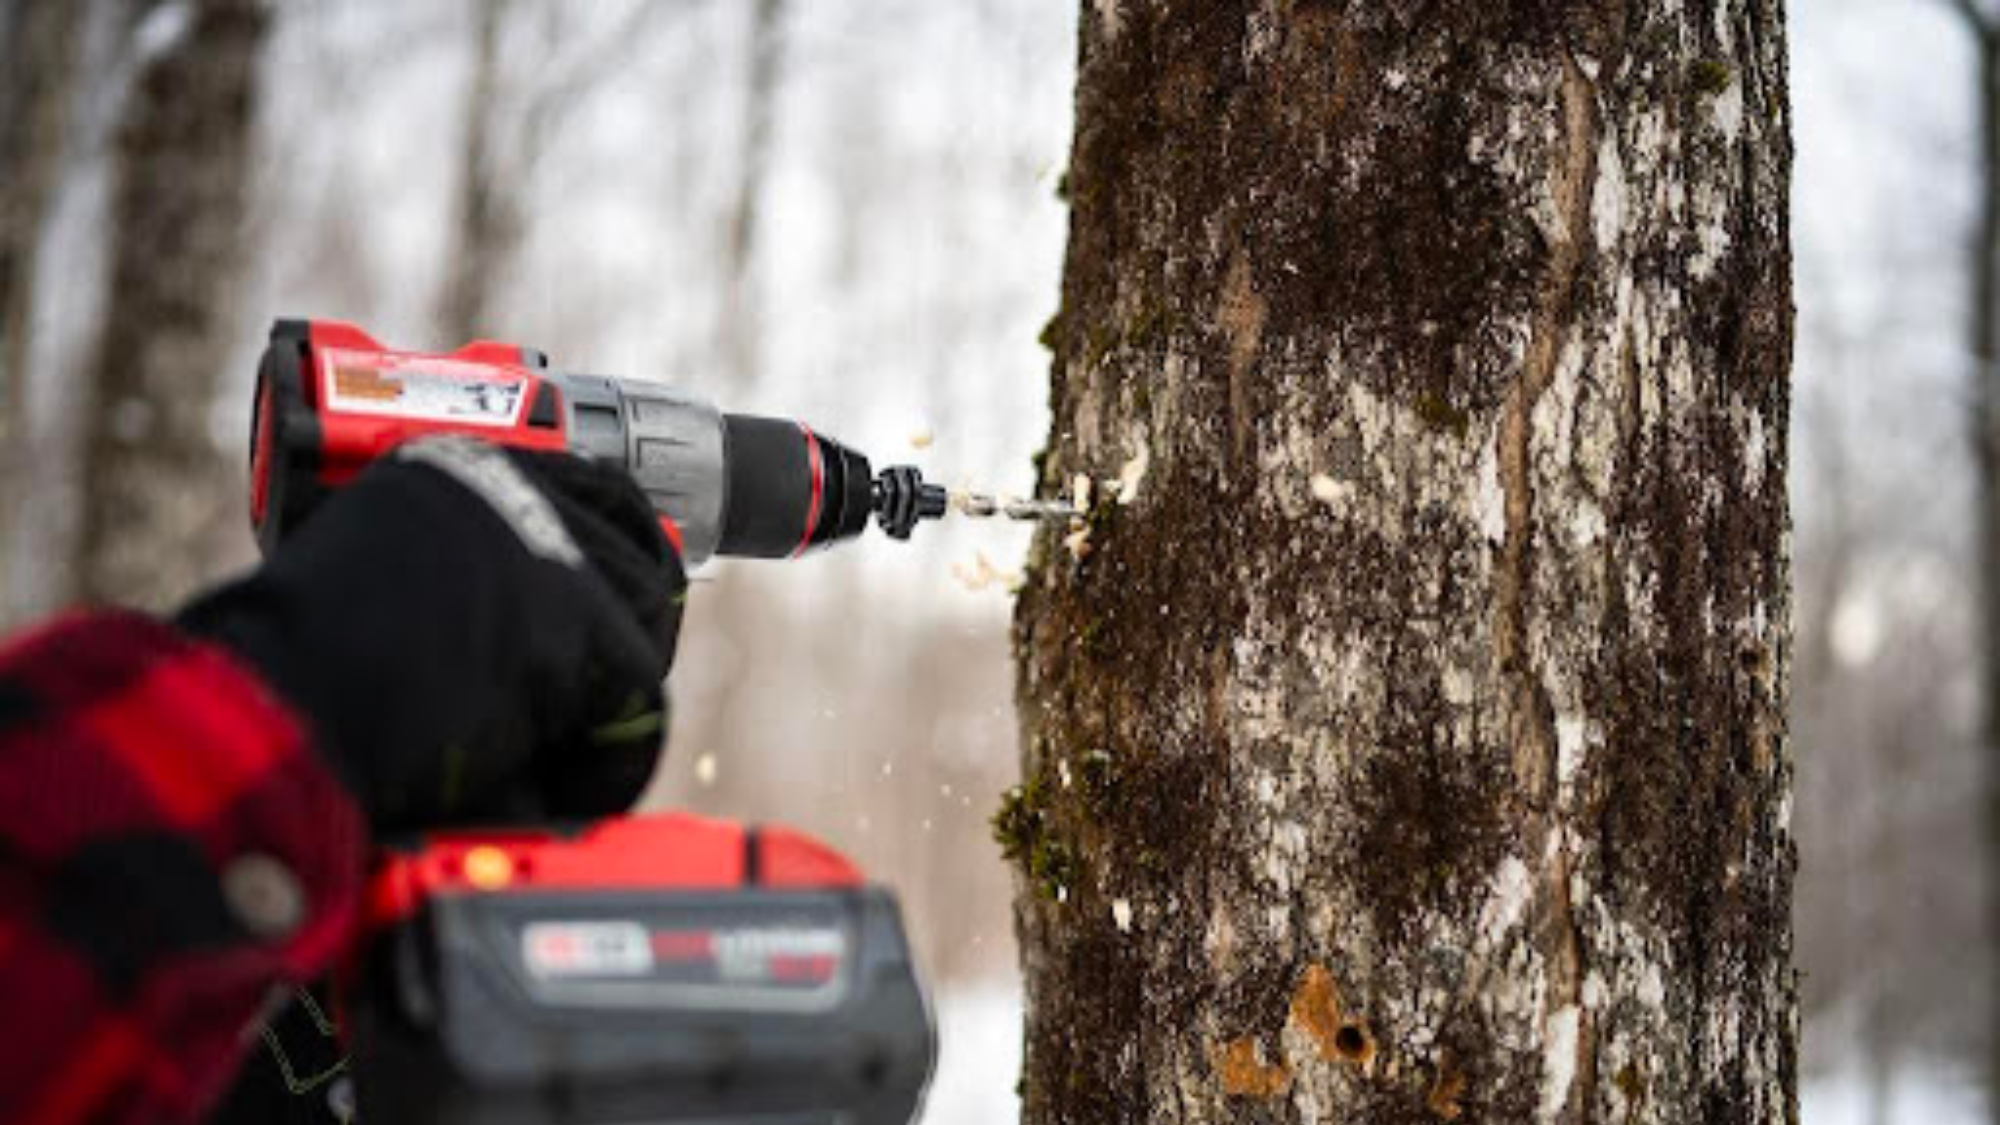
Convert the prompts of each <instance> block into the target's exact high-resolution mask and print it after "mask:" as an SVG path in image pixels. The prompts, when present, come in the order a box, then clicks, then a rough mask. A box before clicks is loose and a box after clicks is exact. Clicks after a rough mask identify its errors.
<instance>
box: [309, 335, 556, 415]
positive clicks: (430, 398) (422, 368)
mask: <svg viewBox="0 0 2000 1125" xmlns="http://www.w3.org/2000/svg"><path fill="white" fill-rule="evenodd" d="M319 368H320V387H321V394H322V401H324V402H325V403H326V406H327V408H328V409H330V410H336V411H340V412H342V413H347V414H367V415H373V416H375V417H382V418H418V419H423V420H425V421H431V422H458V423H461V424H464V425H472V426H496V427H511V426H515V425H518V424H519V423H520V420H521V412H522V410H524V409H525V408H526V406H527V402H526V397H527V396H526V395H525V394H524V392H525V391H526V390H527V387H528V382H527V380H526V379H522V378H510V377H508V376H506V375H504V374H499V373H496V372H495V371H494V370H493V368H491V367H488V366H486V365H484V364H479V363H461V362H458V361H456V360H450V359H439V358H435V357H430V356H398V355H384V354H382V353H380V352H356V351H348V350H346V349H344V348H322V349H321V350H320V353H319Z"/></svg>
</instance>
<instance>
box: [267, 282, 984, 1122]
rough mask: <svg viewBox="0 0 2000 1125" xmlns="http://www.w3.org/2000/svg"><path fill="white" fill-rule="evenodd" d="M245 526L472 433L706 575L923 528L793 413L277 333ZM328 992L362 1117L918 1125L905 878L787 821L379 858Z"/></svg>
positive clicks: (527, 367) (915, 1008) (915, 482)
mask: <svg viewBox="0 0 2000 1125" xmlns="http://www.w3.org/2000/svg"><path fill="white" fill-rule="evenodd" d="M256 394H257V397H256V410H255V414H254V417H253V420H252V437H251V448H250V461H251V498H250V508H251V521H252V523H253V525H254V526H255V528H256V530H257V534H258V540H259V543H260V544H261V545H262V546H263V547H264V548H265V549H266V550H269V549H270V548H271V547H272V546H273V545H275V544H276V543H277V542H278V541H279V540H280V539H281V538H282V537H284V536H285V535H287V534H289V533H290V532H291V531H292V530H293V529H294V528H296V527H298V526H299V525H300V524H301V523H302V522H304V521H306V520H309V519H310V518H311V516H312V512H313V509H314V508H315V507H316V506H317V505H318V504H319V503H320V502H321V501H322V500H324V499H325V497H326V496H327V495H329V494H330V493H331V492H333V491H335V490H337V489H338V488H340V487H341V486H342V485H343V484H345V483H346V482H348V481H349V480H351V479H353V478H354V477H355V476H356V475H357V474H359V473H360V472H361V471H362V470H363V469H364V468H366V467H367V465H368V464H369V463H370V462H371V461H373V460H375V459H376V458H378V457H380V456H382V455H384V454H385V453H388V452H389V451H390V450H392V449H394V448H395V447H396V446H398V445H400V444H401V443H403V442H406V441H410V440H413V439H416V438H420V437H424V436H426V435H431V434H468V435H472V436H475V437H479V438H483V439H486V440H488V441H492V442H495V443H497V444H501V445H512V446H519V447H523V448H528V449H539V450H566V451H569V452H571V453H574V454H577V455H579V456H583V457H589V458H594V459H597V460H599V461H604V462H609V463H611V464H614V465H618V466H621V467H623V468H624V469H625V470H626V471H627V472H628V473H630V474H631V476H632V479H633V480H634V481H636V482H637V483H638V485H639V487H640V489H641V490H643V491H644V492H645V493H646V495H647V496H648V497H649V498H650V499H651V501H652V504H653V507H654V510H655V512H656V513H657V514H658V516H659V518H660V520H661V526H662V529H663V530H664V531H666V533H667V535H668V537H669V538H671V539H672V540H673V541H674V543H675V545H676V546H677V547H678V548H679V550H680V552H681V555H682V558H683V560H684V561H685V562H686V563H687V565H689V566H690V567H693V566H695V565H698V564H700V563H701V562H703V561H704V560H706V559H708V558H709V557H710V556H712V555H718V554H719V555H725V556H727V555H735V556H747V557H767V558H769V557H789V556H795V555H799V554H803V553H806V552H809V551H812V550H815V549H818V548H822V547H825V546H829V545H831V544H833V543H838V542H842V541H845V540H850V539H853V538H854V537H856V536H858V535H859V534H860V533H861V532H862V530H863V529H864V528H865V527H866V526H867V522H868V520H869V517H870V516H871V515H872V516H873V517H874V518H875V520H876V521H877V522H878V523H879V524H880V525H881V526H882V528H883V529H884V530H885V531H887V532H888V533H889V534H890V535H892V536H894V537H896V538H899V539H900V538H907V537H908V536H909V534H910V531H911V529H912V528H913V527H915V525H916V524H917V523H918V522H919V521H921V520H925V519H936V518H938V517H940V516H941V515H943V514H944V513H945V511H946V510H947V501H948V497H947V495H946V493H945V492H944V490H943V489H941V488H938V487H937V486H936V485H932V484H926V483H925V482H924V480H923V477H922V475H921V474H920V473H919V472H918V471H917V470H916V469H914V468H908V467H899V468H892V469H887V470H884V471H883V472H882V473H881V474H879V475H873V476H871V474H870V467H869V464H868V459H867V458H866V457H863V456H862V455H861V454H859V453H857V452H855V451H854V450H852V449H849V448H848V447H846V446H844V445H842V444H840V443H839V442H837V441H834V440H833V439H831V438H828V437H826V436H825V435H822V434H819V433H817V432H815V431H814V430H813V429H812V428H810V427H808V426H806V425H804V424H803V423H798V422H791V421H782V420H778V419H771V418H757V417H750V416H746V415H740V414H725V413H722V412H721V411H719V410H717V409H716V408H715V407H713V406H711V405H709V404H707V403H705V402H703V401H701V400H700V399H698V398H695V397H693V396H691V395H687V394H684V393H681V392H679V391H675V390H672V389H670V388H668V387H665V386H661V385H658V384H654V383H645V382H637V381H632V380H621V379H612V378H606V377H602V376H588V375H573V374H562V373H557V372H554V371H551V370H550V369H549V366H548V363H547V361H546V360H545V359H544V358H543V357H542V356H541V355H540V354H539V353H537V352H534V351H532V350H530V349H527V348H521V347H517V346H515V345H511V344H498V343H491V342H480V343H474V344H470V345H467V346H466V347H463V348H460V349H458V350H457V351H455V352H451V353H449V354H445V355H425V354H417V353H412V352H401V351H393V350H391V349H388V348H385V347H383V346H382V345H381V344H378V343H377V342H375V341H374V340H373V339H370V338H369V337H368V335H367V334H366V333H364V332H362V331H361V330H360V329H358V328H355V327H354V326H352V325H348V324H341V323H337V322H333V321H301V320H281V321H279V322H278V323H277V324H276V326H275V327H273V329H272V331H271V339H270V345H269V347H268V348H267V349H266V350H265V353H264V357H263V360H262V363H261V365H260V366H259V369H258V379H257V392H256ZM363 929H364V939H363V941H362V943H361V949H360V951H359V952H358V953H357V955H356V958H355V960H354V962H353V964H352V965H351V966H350V967H349V969H348V970H347V971H346V972H345V973H344V974H343V975H342V979H341V981H340V982H338V987H337V989H336V993H337V995H338V997H339V999H340V1004H341V1007H342V1008H343V1023H344V1026H345V1029H346V1034H347V1037H348V1048H349V1051H350V1055H351V1059H352V1062H353V1073H354V1078H355V1084H356V1093H357V1095H358V1099H359V1109H360V1120H361V1121H363V1122H369V1123H376V1125H611V1123H614V1122H616V1123H624V1122H633V1121H649V1122H663V1123H673V1122H687V1123H692V1122H702V1123H708V1125H726V1123H732V1122H746V1123H747V1122H756V1123H758V1125H836V1123H839V1125H904V1123H906V1122H908V1121H909V1120H910V1119H911V1117H912V1116H913V1115H914V1114H915V1112H916V1109H917V1107H918V1105H919V1104H920V1102H921V1100H922V1095H923V1090H924V1087H925V1085H926V1084H927V1083H928V1081H929V1076H930V1071H931V1066H932V1063H933V1061H934V1057H935V1043H934V1036H933V1032H932V1027H931V1021H930V1011H929V1005H928V1002H927V1000H926V998H925V995H924V991H923V987H922V985H921V983H920V981H919V980H918V978H917V975H916V971H915V969H914V967H913V966H912V963H911V959H910V954H909V948H908V942H907V939H906V937H905V934H904V931H903V926H902V921H901V917H900V915H899V913H898V911H897V907H896V903H895V900H894V898H893V896H892V895H890V893H889V892H888V891H886V890H884V889H883V888H880V887H876V886H870V885H867V884H866V883H865V882H864V881H863V879H862V877H861V874H860V873H859V872H858V871H857V870H856V869H855V868H854V867H853V865H852V864H850V863H849V862H848V861H847V860H846V859H845V858H844V857H842V856H841V855H839V854H838V853H837V852H835V851H834V850H833V849H831V848H829V847H827V846H826V845H825V844H823V843H820V842H819V841H816V840H813V839H811V838H809V837H806V836H803V835H801V834H799V833H796V832H792V831H790V830H787V829H782V828H778V827H764V828H756V827H746V826H742V825H737V824H731V823H727V822H722V821H715V820H707V819H703V818H698V817H693V816H689V815H686V814H681V813H666V814H650V815H630V816H624V817H613V818H609V819H607V820H604V821H600V822H598V823H596V824H593V825H589V826H585V827H584V828H583V829H582V830H581V831H577V832H559V831H555V830H552V829H550V828H548V827H546V826H523V827H520V828H506V829H496V830H484V831H454V832H448V833H440V834H437V835H433V836H431V837H428V838H426V839H425V840H423V841H421V842H420V843H419V844H418V845H417V846H415V847H414V848H405V849H396V850H393V851H389V852H385V854H383V855H382V856H380V857H378V858H377V861H376V864H375V870H374V873H373V875H372V877H371V882H370V890H369V895H368V899H367V903H366V908H365V911H364V926H363Z"/></svg>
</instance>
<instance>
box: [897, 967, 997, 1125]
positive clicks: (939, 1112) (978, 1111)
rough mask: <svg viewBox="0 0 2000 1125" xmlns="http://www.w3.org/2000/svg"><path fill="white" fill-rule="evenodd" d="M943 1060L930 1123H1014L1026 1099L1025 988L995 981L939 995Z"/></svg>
mask: <svg viewBox="0 0 2000 1125" xmlns="http://www.w3.org/2000/svg"><path fill="white" fill-rule="evenodd" d="M937 1023H938V1064H937V1073H936V1075H935V1076H933V1077H932V1079H931V1090H930V1095H929V1096H928V1097H927V1098H925V1100H924V1112H923V1114H922V1116H921V1117H920V1118H919V1119H918V1120H919V1121H921V1122H924V1123H925V1125H1014V1123H1015V1122H1017V1121H1019V1120H1020V1118H1021V1103H1020V1100H1019V1099H1018V1097H1017V1096H1016V1095H1015V1093H1014V1083H1015V1081H1016V1080H1017V1079H1019V1078H1020V1074H1021V986H1020V982H1019V981H1018V980H1013V979H1006V978H1001V979H995V980H990V981H981V982H978V983H972V984H966V985H961V986H959V987H956V988H953V989H952V990H950V991H948V992H944V993H940V994H939V995H938V997H937Z"/></svg>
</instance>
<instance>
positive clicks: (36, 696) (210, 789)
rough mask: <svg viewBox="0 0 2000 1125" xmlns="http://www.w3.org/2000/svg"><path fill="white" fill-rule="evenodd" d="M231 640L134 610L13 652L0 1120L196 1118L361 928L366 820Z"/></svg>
mask: <svg viewBox="0 0 2000 1125" xmlns="http://www.w3.org/2000/svg"><path fill="white" fill-rule="evenodd" d="M309 737H310V736H309V734H308V732H307V728H306V726H305V724H304V723H303V722H302V720H301V719H300V718H299V717H298V716H297V715H296V714H295V713H294V712H292V711H291V710H290V709H289V708H287V707H286V706H285V705H284V704H282V703H280V702H279V701H278V699H277V698H276V696H274V695H273V694H272V692H271V691H270V689H268V688H267V687H266V686H265V685H264V683H263V682H262V681H261V680H260V679H259V678H258V677H257V675H255V674H254V673H253V672H252V671H250V670H249V669H248V668H246V667H245V666H243V665H242V664H240V663H239V662H238V661H237V659H236V658H234V657H232V656H230V655H228V654H226V653H225V652H224V651H223V650H222V649H221V648H219V647H217V646H214V645H210V644H205V643H202V642H199V641H196V640H193V639H191V638H189V637H187V636H185V635H183V634H182V633H179V632H177V631H175V630H174V629H172V628H169V627H168V626H165V625H162V624H160V623H158V622H155V621H152V620H150V619H147V618H144V617H140V616H137V615H132V614H98V615H90V616H78V617H72V618H67V619H64V620H60V621H57V622H56V623H54V624H51V625H48V626H45V627H43V628H41V629H39V630H38V631H36V632H34V633H32V634H30V635H28V636H26V637H24V638H22V639H20V640H18V641H16V642H14V643H12V644H11V645H9V646H7V647H6V648H5V649H4V650H0V1005H4V1006H3V1007H0V1121H5V1122H8V1123H9V1125H73V1123H78V1122H93V1123H96V1122H102V1123H113V1122H120V1123H124V1122H130V1123H139V1122H160V1121H186V1120H189V1119H191V1118H192V1117H193V1116H194V1115H196V1114H197V1113H198V1112H199V1111H200V1110H201V1109H202V1108H203V1107H205V1106H207V1105H209V1104H210V1103H211V1102H212V1101H213V1100H214V1097H215V1095H216V1094H217V1093H218V1092H219V1090H220V1088H221V1087H222V1085H223V1084H225V1083H226V1082H227V1081H228V1080H229V1077H230V1076H231V1074H233V1072H234V1070H235V1066H236V1064H237V1060H238V1059H239V1058H240V1057H241V1055H242V1053H243V1051H244V1049H245V1046H246V1040H245V1035H246V1029H248V1028H250V1027H252V1026H253V1025H254V1020H255V1017H256V1015H257V1013H258V1011H259V1009H260V1008H261V1007H262V1006H263V1005H264V1004H265V1003H266V1002H267V1001H268V1000H269V999H270V998H271V997H272V995H273V993H274V991H277V990H281V989H283V988H284V987H285V986H287V985H288V984H289V983H291V982H300V981H305V980H309V979H311V978H312V977H314V976H315V975H317V974H319V973H321V972H323V971H325V970H326V969H327V967H328V966H329V964H330V963H331V962H332V960H333V958H334V957H335V956H337V954H338V953H339V952H340V950H341V949H342V948H343V947H344V945H345V943H346V940H347V938H348V936H349V933H350V931H351V929H352V927H353V925H354V918H355V909H356V902H357V899H358V889H359V885H360V878H361V870H362V860H363V853H364V839H365V829H364V825H363V822H362V817H361V814H360V812H359V811H358V809H357V807H356V806H355V804H354V802H353V801H352V800H351V799H350V798H349V796H348V795H347V793H346V791H345V790H344V789H343V787H342V785H341V784H340V782H339V781H338V780H337V779H336V778H335V776H334V775H333V773H332V772H331V771H330V770H329V769H328V768H327V767H326V766H325V765H324V764H322V761H321V759H320V758H319V757H318V756H317V755H316V754H315V752H314V750H313V748H312V747H311V745H310V743H309Z"/></svg>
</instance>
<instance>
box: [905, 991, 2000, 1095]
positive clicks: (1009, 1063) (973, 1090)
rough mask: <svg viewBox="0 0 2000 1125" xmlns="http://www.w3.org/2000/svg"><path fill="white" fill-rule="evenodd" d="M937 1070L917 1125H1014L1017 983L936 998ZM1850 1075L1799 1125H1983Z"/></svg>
mask: <svg viewBox="0 0 2000 1125" xmlns="http://www.w3.org/2000/svg"><path fill="white" fill-rule="evenodd" d="M937 1019H938V1068H937V1077H936V1078H934V1079H933V1080H932V1082H931V1092H930V1098H929V1100H928V1101H927V1102H926V1103H925V1105H924V1116H923V1120H924V1122H925V1125H1014V1123H1015V1122H1016V1121H1018V1120H1019V1117H1020V1114H1019V1107H1020V1103H1019V1101H1018V1100H1017V1099H1016V1097H1015V1094H1014V1082H1015V1080H1016V1079H1017V1078H1018V1077H1019V1075H1020V1070H1021V991H1020V985H1019V982H1017V981H1013V980H1005V979H1001V980H993V981H987V982H984V983H981V984H977V985H972V986H969V987H961V988H957V989H954V990H952V991H950V992H947V993H944V994H943V995H940V996H939V997H938V998H937ZM1870 1095H1871V1092H1870V1090H1869V1089H1868V1085H1867V1083H1866V1082H1865V1081H1864V1080H1863V1077H1862V1075H1861V1074H1859V1073H1858V1072H1854V1071H1845V1072H1841V1073H1837V1074H1826V1075H1819V1076H1816V1077H1812V1078H1808V1079H1807V1080H1806V1082H1805V1087H1804V1089H1802V1090H1801V1091H1800V1093H1799V1102H1800V1112H1799V1120H1800V1121H1801V1123H1802V1125H1985V1122H1986V1120H1987V1118H1986V1109H1985V1099H1984V1098H1983V1097H1982V1096H1981V1093H1980V1090H1979V1087H1978V1086H1977V1085H1975V1084H1973V1083H1971V1082H1969V1081H1967V1080H1966V1079H1965V1077H1964V1076H1962V1075H1957V1074H1953V1073H1951V1072H1949V1071H1943V1070H1937V1069H1930V1068H1906V1069H1905V1070H1904V1071H1903V1072H1902V1073H1901V1074H1900V1075H1899V1077H1898V1078H1897V1081H1896V1083H1895V1085H1894V1088H1893V1090H1892V1092H1891V1094H1890V1098H1889V1101H1888V1104H1887V1106H1886V1110H1887V1112H1885V1113H1882V1114H1879V1115H1878V1114H1877V1113H1876V1112H1875V1107H1874V1106H1873V1105H1872V1104H1871V1096H1870Z"/></svg>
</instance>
